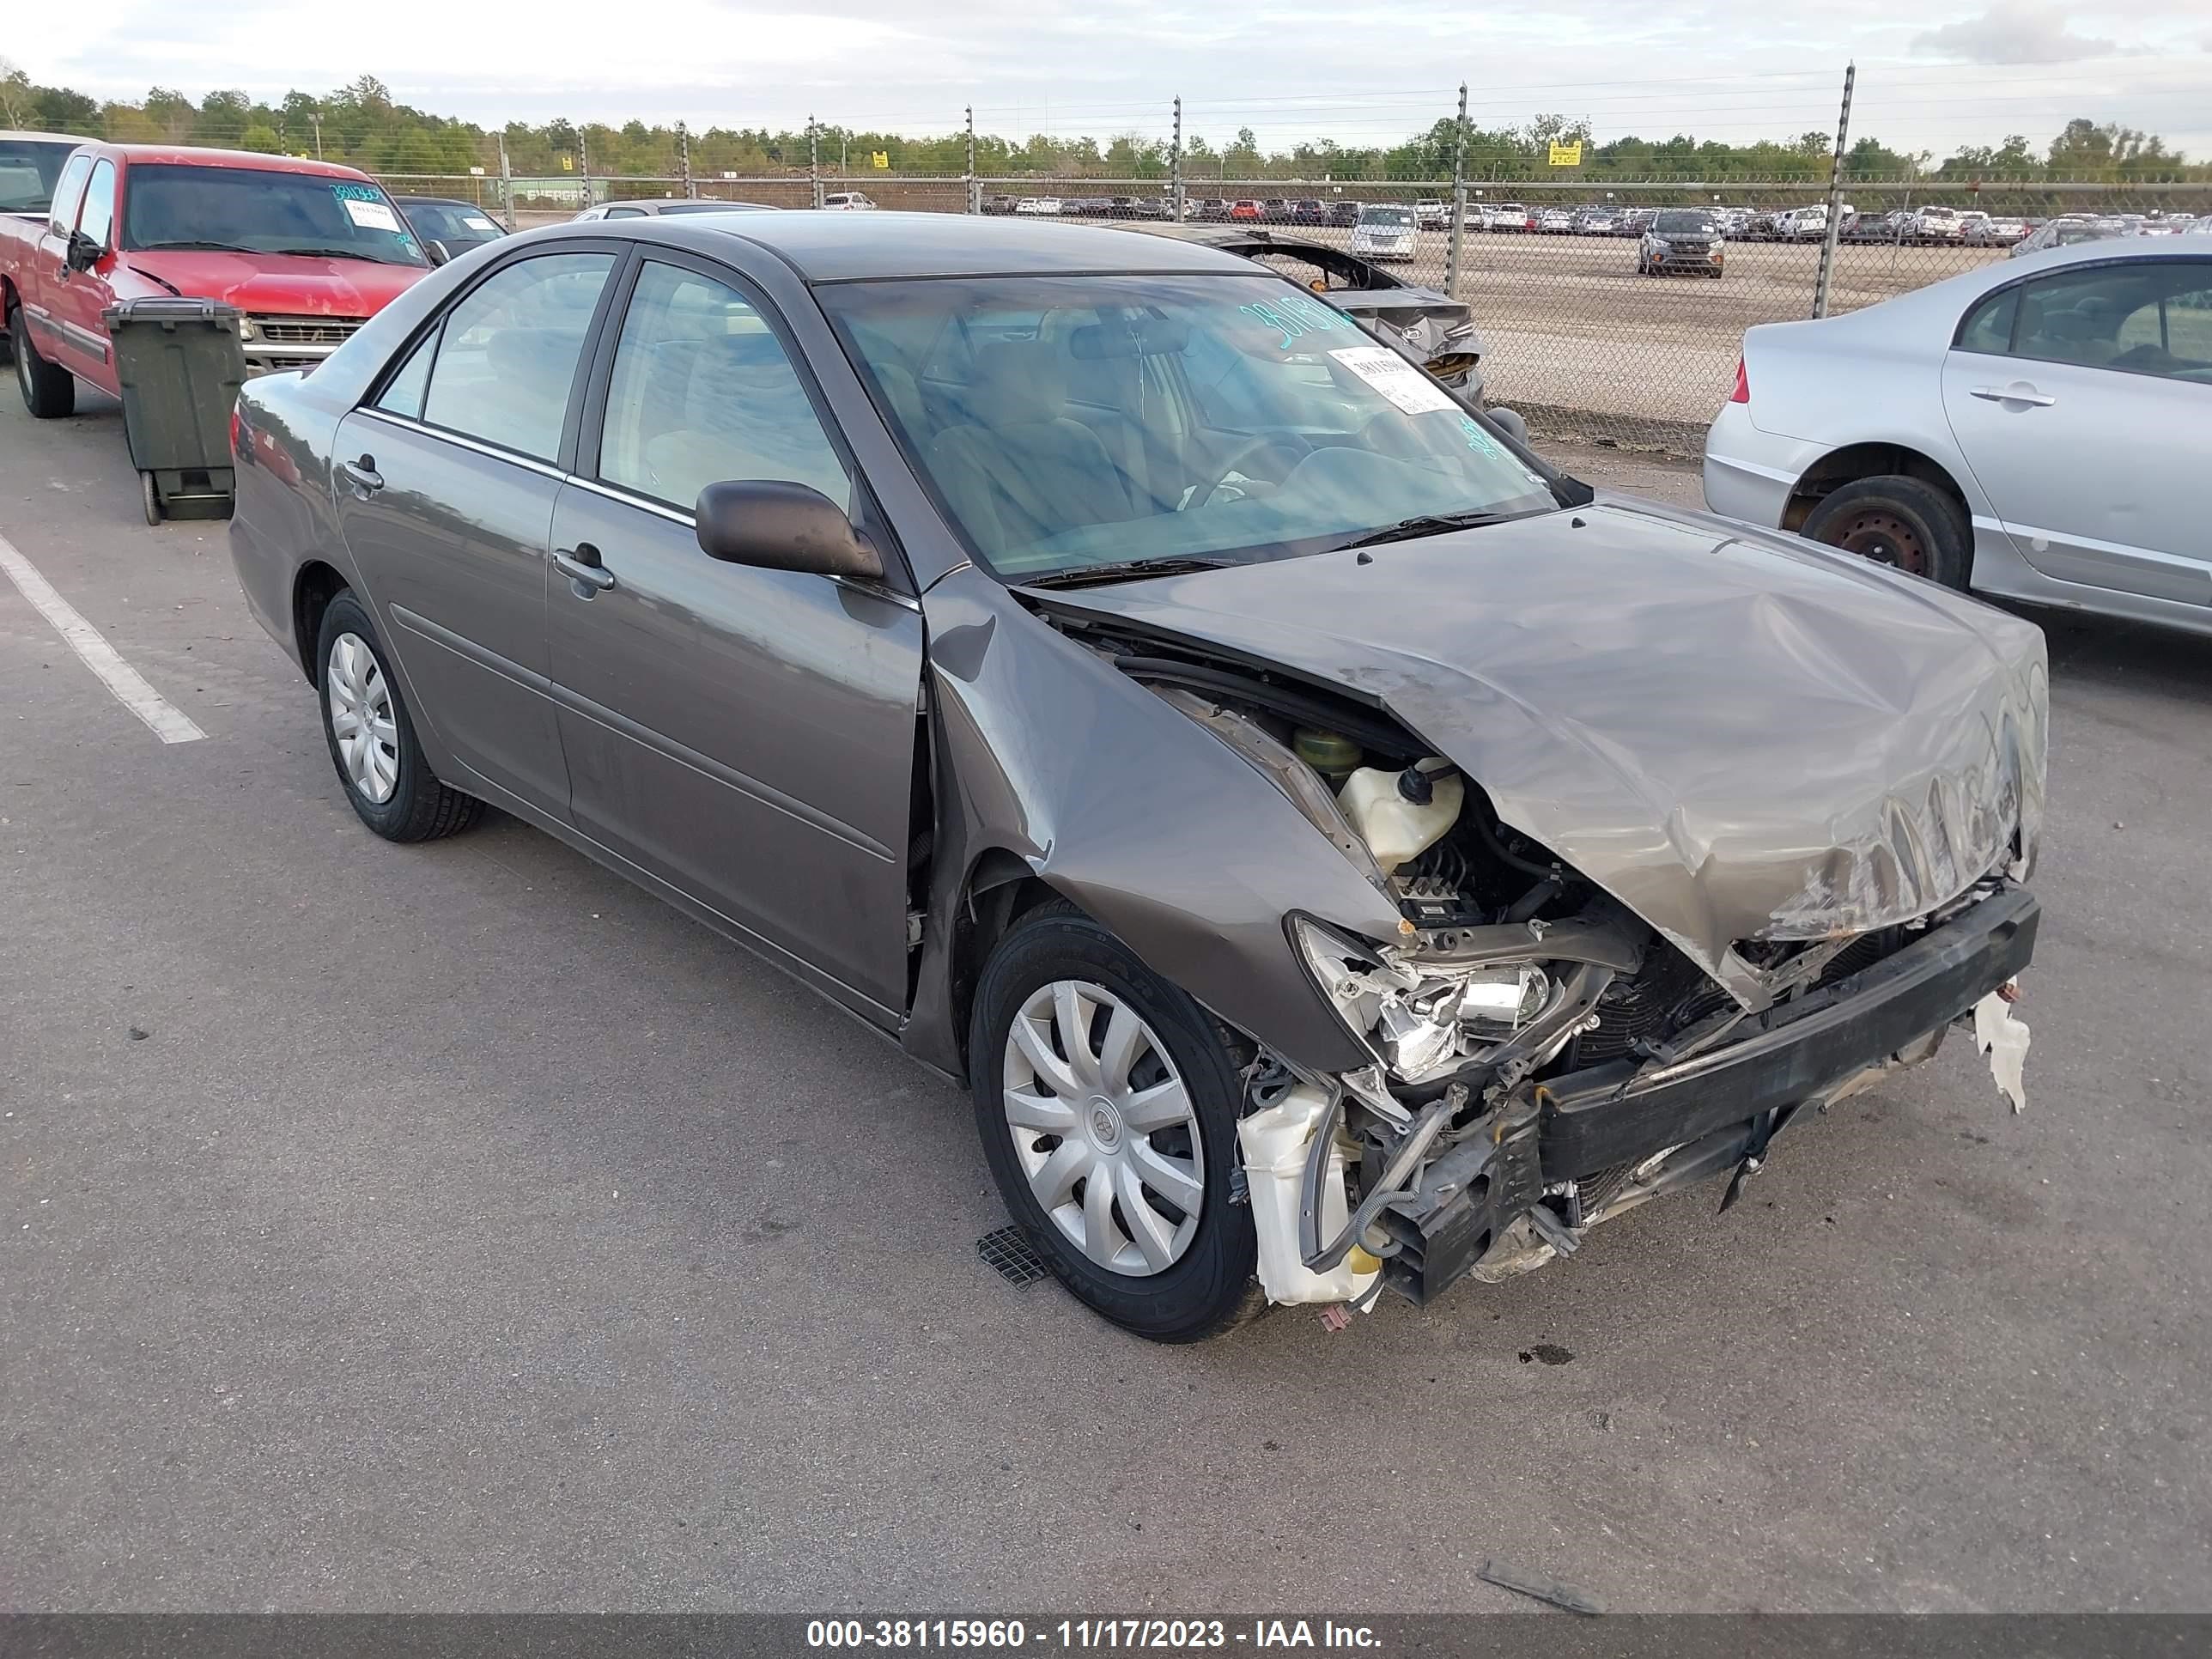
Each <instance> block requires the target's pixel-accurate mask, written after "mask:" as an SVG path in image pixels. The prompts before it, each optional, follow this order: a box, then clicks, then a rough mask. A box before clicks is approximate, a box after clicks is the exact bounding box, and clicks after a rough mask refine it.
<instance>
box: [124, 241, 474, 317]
mask: <svg viewBox="0 0 2212 1659" xmlns="http://www.w3.org/2000/svg"><path fill="white" fill-rule="evenodd" d="M123 261H124V263H125V264H127V265H129V266H131V268H133V269H134V270H138V271H141V272H143V273H144V274H145V275H147V276H155V277H159V278H160V279H161V280H162V281H164V282H166V283H170V284H172V285H173V286H174V287H175V288H176V289H179V291H180V292H182V293H184V294H185V295H190V296H191V298H193V299H196V300H220V301H222V302H223V303H224V304H226V305H234V306H236V307H238V308H239V309H240V311H243V312H246V313H250V314H259V315H263V316H281V317H374V315H376V313H378V312H380V311H381V310H383V309H384V307H386V306H387V305H389V304H390V303H391V302H392V301H393V300H394V299H396V298H398V296H399V295H401V294H404V293H405V292H406V291H407V289H410V288H412V287H413V286H414V285H415V284H416V283H419V282H421V281H422V278H424V277H425V276H428V275H429V274H430V269H429V267H428V266H427V265H388V264H378V263H377V262H376V261H375V260H374V259H332V258H323V257H321V256H307V255H301V254H274V253H225V252H221V251H220V250H217V249H210V248H190V249H172V250H169V251H167V252H126V253H125V254H124V255H123Z"/></svg>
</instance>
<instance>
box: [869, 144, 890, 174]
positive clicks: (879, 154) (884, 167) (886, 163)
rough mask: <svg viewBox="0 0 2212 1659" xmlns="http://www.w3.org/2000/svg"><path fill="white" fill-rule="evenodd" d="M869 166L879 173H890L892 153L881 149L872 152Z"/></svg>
mask: <svg viewBox="0 0 2212 1659" xmlns="http://www.w3.org/2000/svg"><path fill="white" fill-rule="evenodd" d="M868 165H869V166H870V167H873V168H875V170H876V171H877V172H878V173H885V172H888V171H889V170H890V165H891V155H890V151H889V150H887V149H879V150H875V151H873V152H872V153H871V154H870V155H869V156H868Z"/></svg>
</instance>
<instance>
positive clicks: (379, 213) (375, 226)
mask: <svg viewBox="0 0 2212 1659" xmlns="http://www.w3.org/2000/svg"><path fill="white" fill-rule="evenodd" d="M343 201H344V203H345V210H346V216H347V217H348V218H349V219H351V220H352V221H353V222H354V223H356V224H357V225H359V226H360V227H361V228H362V229H363V230H388V231H390V232H391V233H392V234H393V235H395V236H396V235H398V234H399V216H398V214H396V213H394V212H393V211H392V210H391V209H390V208H388V207H386V205H385V204H383V203H381V202H364V201H362V200H361V198H360V197H355V196H348V197H343Z"/></svg>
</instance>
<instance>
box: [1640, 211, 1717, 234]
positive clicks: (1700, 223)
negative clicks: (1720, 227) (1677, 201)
mask: <svg viewBox="0 0 2212 1659" xmlns="http://www.w3.org/2000/svg"><path fill="white" fill-rule="evenodd" d="M1651 228H1652V229H1653V230H1655V231H1656V232H1657V233H1658V234H1660V235H1662V236H1710V235H1711V234H1713V222H1712V217H1711V215H1709V214H1704V213H1662V214H1661V215H1660V216H1658V218H1656V220H1654V221H1653V222H1652V224H1651Z"/></svg>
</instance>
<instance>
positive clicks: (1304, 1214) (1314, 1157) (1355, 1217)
mask: <svg viewBox="0 0 2212 1659" xmlns="http://www.w3.org/2000/svg"><path fill="white" fill-rule="evenodd" d="M1467 1098H1468V1092H1467V1089H1466V1086H1465V1085H1462V1084H1454V1085H1452V1086H1451V1087H1450V1088H1449V1089H1447V1090H1446V1091H1444V1092H1443V1094H1442V1095H1440V1096H1438V1097H1437V1098H1436V1099H1435V1100H1432V1101H1431V1102H1430V1103H1429V1104H1428V1106H1427V1108H1426V1109H1425V1110H1424V1111H1423V1112H1422V1113H1421V1115H1419V1117H1417V1118H1415V1119H1414V1120H1413V1127H1411V1128H1409V1129H1407V1131H1406V1139H1405V1140H1404V1141H1403V1142H1402V1143H1401V1145H1400V1146H1399V1148H1398V1150H1397V1151H1396V1152H1394V1153H1392V1154H1391V1156H1390V1161H1389V1163H1388V1164H1384V1165H1383V1177H1382V1179H1381V1180H1379V1181H1377V1182H1376V1183H1375V1190H1374V1191H1373V1192H1371V1193H1370V1194H1367V1196H1366V1197H1365V1198H1364V1199H1363V1200H1361V1201H1360V1205H1359V1207H1358V1209H1357V1210H1356V1211H1354V1212H1352V1218H1351V1219H1350V1220H1349V1221H1347V1222H1346V1223H1345V1224H1344V1231H1342V1232H1340V1233H1339V1234H1338V1235H1337V1236H1336V1237H1335V1238H1334V1239H1333V1240H1331V1241H1330V1242H1329V1243H1328V1244H1326V1245H1324V1244H1322V1242H1321V1200H1322V1183H1323V1182H1325V1181H1327V1180H1328V1155H1329V1152H1330V1150H1331V1149H1332V1148H1333V1147H1334V1146H1335V1144H1336V1126H1337V1123H1338V1121H1340V1119H1341V1118H1342V1117H1343V1115H1344V1091H1342V1090H1341V1089H1340V1090H1338V1091H1336V1095H1335V1097H1334V1099H1332V1100H1331V1101H1330V1102H1329V1105H1328V1112H1327V1113H1326V1114H1324V1115H1323V1116H1322V1121H1321V1122H1320V1124H1319V1125H1318V1126H1317V1127H1316V1129H1315V1131H1314V1144H1313V1150H1312V1151H1311V1152H1308V1153H1307V1154H1306V1169H1305V1180H1304V1187H1303V1189H1302V1190H1301V1192H1300V1194H1299V1199H1298V1253H1299V1255H1300V1257H1301V1259H1302V1260H1303V1261H1304V1262H1305V1265H1306V1268H1307V1270H1308V1271H1309V1272H1311V1273H1327V1272H1328V1271H1329V1269H1330V1268H1332V1267H1335V1266H1336V1265H1337V1263H1339V1262H1340V1261H1343V1260H1344V1258H1345V1257H1346V1255H1349V1254H1350V1253H1351V1250H1352V1246H1353V1245H1354V1244H1357V1243H1360V1241H1361V1240H1363V1239H1364V1238H1365V1237H1366V1236H1367V1229H1368V1228H1369V1227H1370V1226H1371V1225H1373V1224H1374V1221H1375V1218H1376V1216H1378V1215H1380V1214H1382V1213H1383V1206H1384V1205H1386V1204H1388V1203H1389V1201H1390V1200H1392V1199H1393V1198H1395V1197H1396V1196H1397V1195H1398V1194H1399V1192H1400V1191H1401V1190H1402V1189H1403V1188H1404V1187H1405V1185H1406V1183H1407V1182H1408V1181H1409V1180H1411V1179H1412V1178H1413V1166H1414V1165H1415V1164H1418V1163H1419V1162H1420V1159H1421V1155H1422V1154H1423V1153H1425V1152H1427V1151H1428V1150H1429V1147H1430V1146H1431V1144H1432V1143H1433V1142H1434V1141H1435V1139H1436V1138H1437V1136H1438V1135H1439V1134H1442V1133H1443V1127H1444V1125H1445V1124H1446V1123H1447V1122H1449V1121H1450V1119H1451V1116H1452V1115H1453V1113H1455V1112H1456V1111H1457V1110H1458V1109H1460V1108H1461V1107H1462V1106H1463V1105H1465V1104H1466V1103H1467Z"/></svg>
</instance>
